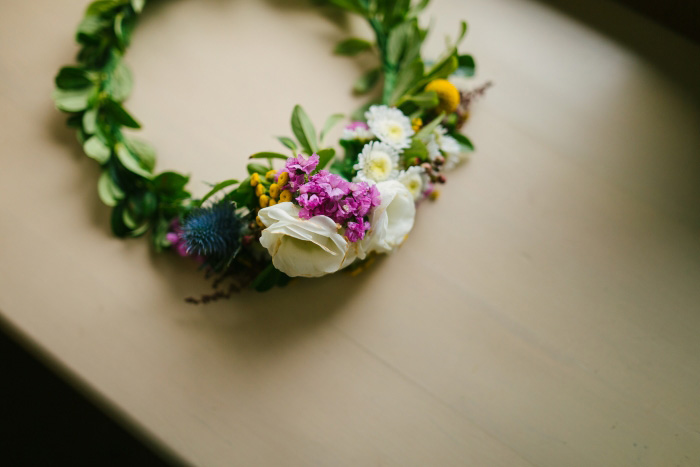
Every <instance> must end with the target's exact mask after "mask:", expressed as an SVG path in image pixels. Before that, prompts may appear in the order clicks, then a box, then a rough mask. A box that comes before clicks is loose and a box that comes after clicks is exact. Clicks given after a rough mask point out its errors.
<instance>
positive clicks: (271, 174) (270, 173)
mask: <svg viewBox="0 0 700 467" xmlns="http://www.w3.org/2000/svg"><path fill="white" fill-rule="evenodd" d="M275 175H277V171H276V170H268V171H267V173H266V174H265V178H266V179H268V180H273V179H274V178H275Z"/></svg>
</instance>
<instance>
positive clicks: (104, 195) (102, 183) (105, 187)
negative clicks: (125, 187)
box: [97, 170, 124, 206]
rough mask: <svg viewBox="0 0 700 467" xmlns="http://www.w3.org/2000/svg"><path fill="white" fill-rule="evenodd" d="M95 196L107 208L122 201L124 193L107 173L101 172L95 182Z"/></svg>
mask: <svg viewBox="0 0 700 467" xmlns="http://www.w3.org/2000/svg"><path fill="white" fill-rule="evenodd" d="M97 194H98V195H99V196H100V200H102V202H103V203H104V204H106V205H107V206H116V205H117V203H118V202H119V201H120V200H122V199H124V192H123V191H122V189H121V188H119V187H118V186H117V185H116V183H114V180H112V177H110V175H109V172H108V171H106V170H105V171H104V172H102V174H101V175H100V178H99V180H97Z"/></svg>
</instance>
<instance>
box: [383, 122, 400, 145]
mask: <svg viewBox="0 0 700 467" xmlns="http://www.w3.org/2000/svg"><path fill="white" fill-rule="evenodd" d="M386 133H387V136H388V137H389V138H390V139H392V140H394V141H397V140H400V139H401V138H403V128H402V127H401V125H399V124H396V123H393V124H390V125H389V127H388V128H387V132H386Z"/></svg>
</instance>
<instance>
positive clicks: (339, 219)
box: [283, 155, 380, 242]
mask: <svg viewBox="0 0 700 467" xmlns="http://www.w3.org/2000/svg"><path fill="white" fill-rule="evenodd" d="M318 161H319V158H318V156H317V155H313V156H311V157H310V158H309V159H308V160H307V159H304V158H303V157H302V156H298V157H296V158H293V159H289V160H287V165H286V170H287V171H288V172H289V183H288V184H287V185H285V187H283V188H285V189H289V190H290V191H292V192H294V193H297V191H298V195H297V196H296V202H297V203H298V204H299V206H300V207H301V210H300V211H299V217H300V218H301V219H311V218H312V217H314V216H327V217H330V218H331V219H333V221H334V222H336V223H337V224H340V225H341V226H343V227H345V236H346V237H347V238H348V240H350V241H351V242H357V241H358V240H362V239H363V238H364V236H365V233H366V232H367V231H368V230H369V229H370V223H369V222H368V221H367V220H366V219H365V218H366V216H368V214H369V212H370V210H371V209H372V208H374V207H376V206H379V204H380V197H379V190H377V187H376V186H374V185H372V186H370V185H369V184H367V183H365V182H360V183H352V182H348V181H347V180H345V179H344V178H343V177H341V176H339V175H335V174H332V173H329V172H328V171H326V170H322V171H320V172H319V173H317V174H314V175H311V176H310V177H308V181H306V178H305V175H309V174H310V173H311V172H313V170H314V169H315V168H316V166H317V165H318Z"/></svg>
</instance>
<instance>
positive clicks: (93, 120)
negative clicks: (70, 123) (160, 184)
mask: <svg viewBox="0 0 700 467" xmlns="http://www.w3.org/2000/svg"><path fill="white" fill-rule="evenodd" d="M97 111H98V108H97V107H92V108H90V109H88V110H86V111H85V113H84V114H83V119H82V127H83V130H85V133H87V134H89V135H93V134H95V131H97Z"/></svg>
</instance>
